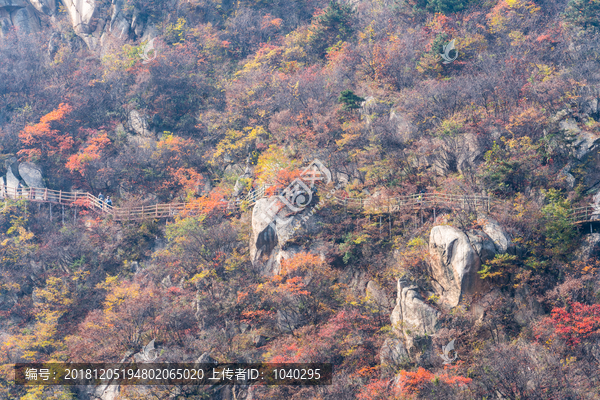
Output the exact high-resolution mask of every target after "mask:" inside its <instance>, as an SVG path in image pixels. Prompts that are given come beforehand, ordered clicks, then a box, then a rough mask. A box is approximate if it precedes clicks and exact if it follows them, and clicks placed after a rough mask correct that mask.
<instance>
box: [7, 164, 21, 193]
mask: <svg viewBox="0 0 600 400" xmlns="http://www.w3.org/2000/svg"><path fill="white" fill-rule="evenodd" d="M13 171H14V170H13V169H12V168H9V169H8V171H7V172H6V187H7V188H8V193H9V194H10V193H12V194H13V195H14V194H15V193H16V192H15V190H16V189H17V187H19V178H17V175H16V174H15V173H14V172H13Z"/></svg>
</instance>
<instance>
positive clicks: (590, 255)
mask: <svg viewBox="0 0 600 400" xmlns="http://www.w3.org/2000/svg"><path fill="white" fill-rule="evenodd" d="M599 256H600V233H590V234H589V235H585V237H584V238H583V240H582V243H581V246H579V248H578V249H577V251H576V252H575V257H576V258H577V259H578V260H580V261H587V260H590V259H595V258H598V257H599Z"/></svg>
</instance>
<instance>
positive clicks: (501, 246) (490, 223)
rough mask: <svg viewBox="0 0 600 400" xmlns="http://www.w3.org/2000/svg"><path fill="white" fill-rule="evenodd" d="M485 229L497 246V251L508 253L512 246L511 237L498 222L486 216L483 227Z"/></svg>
mask: <svg viewBox="0 0 600 400" xmlns="http://www.w3.org/2000/svg"><path fill="white" fill-rule="evenodd" d="M482 229H483V231H484V232H485V233H486V234H487V235H488V236H489V237H490V239H492V241H493V242H494V245H495V246H496V253H500V254H501V253H506V252H508V251H509V248H510V247H512V246H513V245H512V243H511V238H510V236H509V235H508V233H506V231H505V230H504V229H503V228H502V227H501V226H500V224H499V223H498V222H496V221H495V220H493V219H491V218H486V222H485V224H484V225H483V227H482Z"/></svg>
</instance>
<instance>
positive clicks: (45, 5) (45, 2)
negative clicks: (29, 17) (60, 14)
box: [29, 0, 56, 15]
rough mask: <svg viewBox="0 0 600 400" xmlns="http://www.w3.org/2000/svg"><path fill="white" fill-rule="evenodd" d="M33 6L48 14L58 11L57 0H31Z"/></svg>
mask: <svg viewBox="0 0 600 400" xmlns="http://www.w3.org/2000/svg"><path fill="white" fill-rule="evenodd" d="M29 2H30V3H31V5H32V6H34V7H35V9H36V10H38V11H39V12H41V13H43V14H46V15H54V13H55V12H56V0H29Z"/></svg>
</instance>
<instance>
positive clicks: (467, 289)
mask: <svg viewBox="0 0 600 400" xmlns="http://www.w3.org/2000/svg"><path fill="white" fill-rule="evenodd" d="M486 236H487V235H486V234H485V233H483V232H480V233H479V234H477V235H473V234H472V233H471V238H473V239H477V241H476V242H475V247H474V246H473V245H472V244H471V240H470V239H469V236H468V235H467V234H465V233H464V232H462V231H460V230H458V229H456V228H454V227H452V226H448V225H440V226H434V227H433V229H432V230H431V234H430V236H429V254H430V260H429V266H430V268H431V277H432V281H433V283H434V289H435V290H436V292H437V294H438V295H439V296H440V297H441V299H442V300H443V302H444V303H446V304H448V305H449V306H450V307H455V306H457V305H458V303H459V302H460V301H461V299H462V298H463V296H464V295H473V294H475V293H477V292H478V291H480V290H481V289H482V287H483V285H482V281H481V279H480V277H479V275H478V274H477V272H478V271H479V268H480V267H481V257H480V254H481V255H483V253H484V251H485V253H486V256H487V257H489V256H490V254H489V253H488V252H489V250H490V244H489V243H488V240H489V241H491V239H489V237H487V239H486ZM491 246H494V244H493V242H492V243H491ZM492 248H493V247H492ZM478 250H479V252H478Z"/></svg>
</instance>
